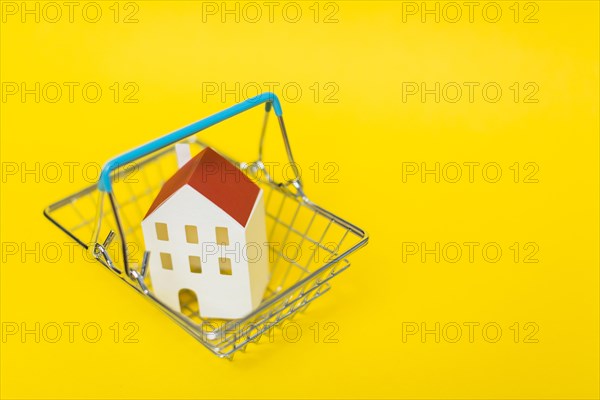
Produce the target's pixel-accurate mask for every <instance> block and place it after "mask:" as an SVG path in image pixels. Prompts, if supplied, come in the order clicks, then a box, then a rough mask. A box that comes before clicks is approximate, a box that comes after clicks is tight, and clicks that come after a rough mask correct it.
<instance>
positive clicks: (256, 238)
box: [246, 190, 270, 308]
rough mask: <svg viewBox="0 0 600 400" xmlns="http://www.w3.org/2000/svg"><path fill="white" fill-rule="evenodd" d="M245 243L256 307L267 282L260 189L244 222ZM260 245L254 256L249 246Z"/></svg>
mask: <svg viewBox="0 0 600 400" xmlns="http://www.w3.org/2000/svg"><path fill="white" fill-rule="evenodd" d="M246 243H248V244H252V245H248V252H247V253H248V254H247V255H248V257H247V259H248V261H249V265H248V271H249V272H250V291H251V296H252V305H253V307H254V308H256V307H258V305H259V304H260V302H261V301H262V299H263V296H264V293H265V289H266V288H267V285H268V284H269V258H270V254H269V247H268V245H267V227H266V220H265V204H264V196H263V191H262V190H261V191H260V193H259V195H258V199H257V202H256V204H255V205H254V210H252V214H251V215H250V219H249V220H248V223H247V224H246ZM255 245H256V246H259V247H260V249H261V250H260V257H255V256H254V254H253V253H254V252H255V251H254V250H255V249H251V246H255Z"/></svg>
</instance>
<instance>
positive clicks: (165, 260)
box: [160, 253, 173, 269]
mask: <svg viewBox="0 0 600 400" xmlns="http://www.w3.org/2000/svg"><path fill="white" fill-rule="evenodd" d="M160 263H161V264H162V267H163V268H164V269H173V260H172V259H171V254H169V253H160Z"/></svg>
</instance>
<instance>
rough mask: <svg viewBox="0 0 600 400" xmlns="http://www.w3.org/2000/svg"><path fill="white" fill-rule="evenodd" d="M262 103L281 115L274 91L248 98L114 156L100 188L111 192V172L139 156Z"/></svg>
mask: <svg viewBox="0 0 600 400" xmlns="http://www.w3.org/2000/svg"><path fill="white" fill-rule="evenodd" d="M262 103H267V111H269V110H270V107H271V105H272V106H273V109H274V110H275V115H277V116H278V117H281V115H282V112H281V103H280V102H279V99H278V98H277V96H275V94H274V93H270V92H267V93H262V94H259V95H258V96H255V97H252V98H250V99H247V100H245V101H243V102H241V103H238V104H236V105H234V106H231V107H229V108H226V109H225V110H223V111H220V112H218V113H216V114H214V115H211V116H210V117H207V118H204V119H202V120H200V121H198V122H194V123H193V124H191V125H188V126H185V127H183V128H181V129H178V130H176V131H174V132H171V133H169V134H167V135H165V136H163V137H161V138H158V139H156V140H153V141H152V142H149V143H146V144H144V145H142V146H140V147H137V148H135V149H133V150H131V151H128V152H127V153H125V154H122V155H120V156H117V157H115V158H113V159H112V160H110V161H108V162H107V163H106V164H104V167H102V172H101V174H100V179H99V180H98V189H99V190H100V191H102V192H110V191H111V190H112V182H111V177H110V174H111V173H112V172H113V171H114V170H116V169H117V168H119V167H120V166H124V165H126V164H128V163H131V162H133V161H135V160H137V159H139V158H142V157H145V156H147V155H149V154H151V153H153V152H155V151H157V150H160V149H162V148H164V147H167V146H170V145H172V144H174V143H177V142H178V141H180V140H183V139H185V138H186V137H188V136H191V135H193V134H195V133H197V132H200V131H201V130H203V129H206V128H209V127H211V126H213V125H216V124H218V123H219V122H222V121H225V120H226V119H228V118H231V117H233V116H235V115H238V114H240V113H242V112H244V111H247V110H249V109H251V108H253V107H256V106H257V105H259V104H262Z"/></svg>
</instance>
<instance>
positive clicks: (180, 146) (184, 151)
mask: <svg viewBox="0 0 600 400" xmlns="http://www.w3.org/2000/svg"><path fill="white" fill-rule="evenodd" d="M175 153H177V167H178V168H181V167H183V166H184V165H185V164H186V163H187V162H188V161H190V160H191V159H192V152H191V150H190V145H189V144H188V143H176V144H175Z"/></svg>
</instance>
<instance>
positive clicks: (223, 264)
mask: <svg viewBox="0 0 600 400" xmlns="http://www.w3.org/2000/svg"><path fill="white" fill-rule="evenodd" d="M219 272H220V273H221V275H231V259H230V258H221V257H219Z"/></svg>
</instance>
